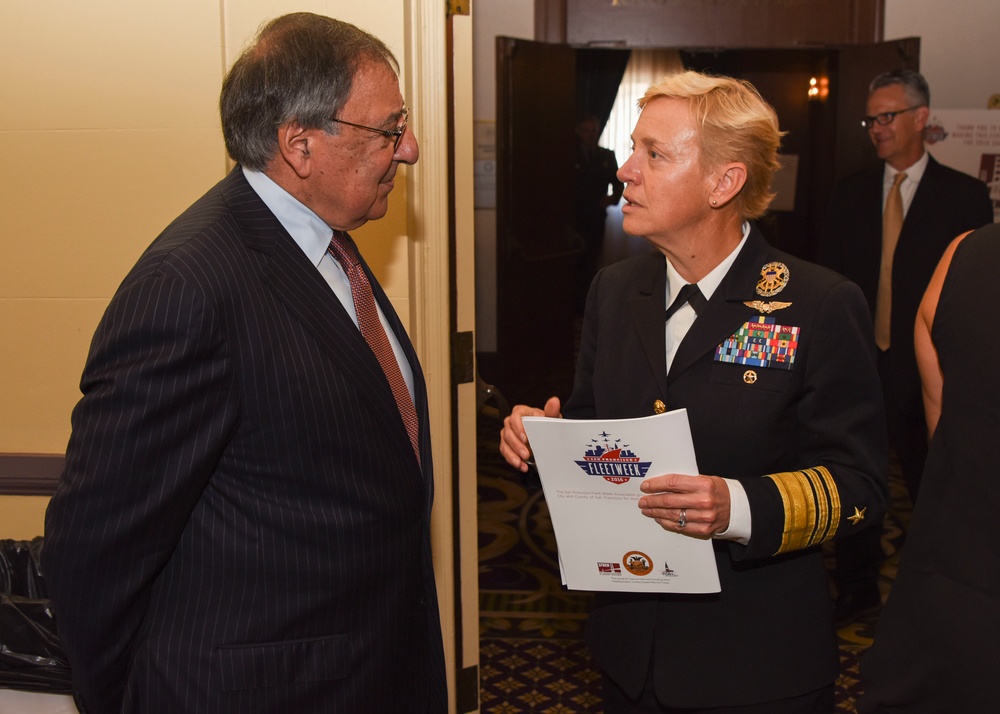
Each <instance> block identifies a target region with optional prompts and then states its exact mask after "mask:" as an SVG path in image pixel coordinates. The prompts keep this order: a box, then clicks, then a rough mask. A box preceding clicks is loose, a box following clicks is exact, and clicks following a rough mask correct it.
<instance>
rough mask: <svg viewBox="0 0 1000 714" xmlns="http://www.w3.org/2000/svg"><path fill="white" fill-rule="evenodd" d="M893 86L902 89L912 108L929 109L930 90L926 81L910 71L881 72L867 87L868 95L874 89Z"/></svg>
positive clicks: (920, 75)
mask: <svg viewBox="0 0 1000 714" xmlns="http://www.w3.org/2000/svg"><path fill="white" fill-rule="evenodd" d="M893 84H898V85H900V86H901V87H902V88H903V91H905V92H906V96H907V98H909V100H910V102H911V103H912V104H913V106H924V107H929V106H930V105H931V89H930V87H928V86H927V80H926V79H924V77H923V75H922V74H920V73H919V72H914V71H913V70H912V69H894V70H892V71H891V72H883V73H882V74H880V75H878V76H877V77H875V79H873V80H872V83H871V84H870V85H868V93H869V94H871V93H872V92H874V91H875V90H876V89H881V88H882V87H888V86H891V85H893Z"/></svg>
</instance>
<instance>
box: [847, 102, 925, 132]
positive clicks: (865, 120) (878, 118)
mask: <svg viewBox="0 0 1000 714" xmlns="http://www.w3.org/2000/svg"><path fill="white" fill-rule="evenodd" d="M922 106H924V105H923V104H917V105H916V106H913V107H907V108H906V109H900V110H899V111H898V112H882V113H881V114H876V115H875V116H873V117H861V126H862V127H864V128H865V129H871V128H872V127H873V126H875V125H876V124H878V125H879V126H886V125H888V124H892V121H893V120H894V119H895V118H896V115H897V114H902V113H903V112H912V111H913V110H914V109H920V107H922Z"/></svg>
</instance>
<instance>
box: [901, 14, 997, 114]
mask: <svg viewBox="0 0 1000 714" xmlns="http://www.w3.org/2000/svg"><path fill="white" fill-rule="evenodd" d="M998 33H1000V2H998V0H948V1H942V0H886V3H885V39H887V40H891V39H897V38H901V37H919V38H920V72H921V74H923V75H924V77H926V79H927V83H928V84H930V87H931V104H932V106H934V107H936V108H938V109H986V108H987V106H986V102H987V101H988V100H989V98H990V96H991V95H993V94H1000V58H998V54H997V34H998Z"/></svg>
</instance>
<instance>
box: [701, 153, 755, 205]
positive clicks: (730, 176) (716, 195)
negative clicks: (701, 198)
mask: <svg viewBox="0 0 1000 714" xmlns="http://www.w3.org/2000/svg"><path fill="white" fill-rule="evenodd" d="M713 178H714V180H715V185H714V186H713V187H712V192H711V194H710V195H709V199H710V201H711V204H712V207H713V208H719V207H721V206H725V205H726V204H727V203H729V202H730V201H731V200H733V198H735V197H736V195H737V194H738V193H739V192H740V191H742V190H743V186H744V184H746V182H747V167H746V164H744V163H743V162H741V161H733V162H731V163H728V164H723V165H722V166H720V167H719V168H718V169H717V170H716V171H715V172H714V173H713Z"/></svg>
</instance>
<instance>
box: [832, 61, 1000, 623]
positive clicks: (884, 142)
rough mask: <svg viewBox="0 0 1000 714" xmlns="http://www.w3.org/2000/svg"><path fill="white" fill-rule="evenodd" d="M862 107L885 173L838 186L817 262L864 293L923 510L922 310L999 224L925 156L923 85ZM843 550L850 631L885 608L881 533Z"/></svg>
mask: <svg viewBox="0 0 1000 714" xmlns="http://www.w3.org/2000/svg"><path fill="white" fill-rule="evenodd" d="M865 106H866V109H865V111H866V113H867V116H866V117H864V118H863V121H862V125H863V126H864V127H865V128H866V129H867V130H868V137H869V138H870V139H871V141H872V144H873V145H874V146H875V151H876V153H877V154H878V157H879V158H880V159H881V160H882V161H883V164H882V165H880V166H876V167H873V168H870V169H866V170H864V171H862V172H860V173H857V174H855V175H853V176H850V177H848V178H846V179H844V180H842V181H840V182H839V183H838V184H837V186H836V188H835V189H834V194H833V199H832V201H831V203H830V215H829V219H828V220H827V224H826V232H825V235H824V237H823V240H822V242H821V244H820V253H819V262H821V263H823V264H825V265H828V266H829V267H831V268H833V269H834V270H836V271H837V272H839V273H841V274H843V275H844V276H846V277H847V278H849V279H850V280H853V281H854V282H855V283H857V284H858V285H859V286H860V287H861V290H862V291H863V292H864V294H865V298H866V299H867V301H868V305H869V307H870V308H871V311H872V316H873V317H874V320H875V341H876V344H877V346H878V350H879V374H880V376H881V378H882V389H883V395H884V399H885V407H886V418H887V420H888V427H889V440H890V443H891V445H892V446H893V447H894V450H895V453H896V457H897V459H898V461H899V465H900V468H901V470H902V475H903V479H904V481H905V482H906V486H907V489H908V490H909V493H910V497H911V498H912V499H913V500H916V498H917V491H918V487H919V482H920V474H921V472H922V471H923V467H924V459H925V458H926V456H927V429H926V425H925V422H924V411H923V405H922V403H921V395H920V376H919V374H918V373H917V363H916V359H915V357H914V353H913V324H914V321H915V319H916V315H917V307H918V305H919V304H920V299H921V297H922V296H923V292H924V289H925V288H926V287H927V283H928V281H930V278H931V275H932V274H933V272H934V268H935V266H936V265H937V262H938V259H939V258H940V257H941V254H942V253H943V252H944V250H945V248H946V247H947V246H948V243H949V242H950V241H951V240H952V239H953V238H954V237H955V236H957V235H958V234H959V233H963V232H965V231H968V230H971V229H973V228H978V227H980V226H982V225H985V224H987V223H990V222H992V220H993V207H992V204H991V202H990V198H989V190H988V188H987V186H986V184H984V183H983V182H982V181H978V180H977V179H975V178H973V177H971V176H968V175H966V174H963V173H960V172H958V171H955V170H954V169H950V168H948V167H946V166H942V165H941V164H939V163H938V162H937V161H935V160H934V157H933V156H931V155H930V154H928V153H927V152H926V151H925V149H924V137H923V132H924V128H925V127H926V126H927V122H928V119H929V116H930V109H929V106H930V90H929V89H928V86H927V82H926V81H925V80H924V78H923V77H922V76H921V75H919V74H918V73H916V72H913V71H911V70H896V71H892V72H886V73H884V74H880V75H879V76H877V77H875V79H874V80H872V82H871V85H870V87H869V93H868V101H867V103H866V105H865ZM897 177H900V178H899V179H898V180H897ZM894 185H896V186H897V189H896V190H894V189H893V186H894ZM836 549H837V555H836V559H837V568H836V573H835V579H836V582H837V590H838V596H837V619H838V623H839V624H846V623H847V622H849V621H850V620H851V619H852V618H853V617H856V616H858V615H860V614H862V613H864V612H865V611H869V610H872V609H874V608H877V607H878V606H879V604H880V602H881V599H880V595H879V590H878V585H877V578H878V568H879V564H880V563H881V561H882V557H883V552H882V547H881V531H880V529H878V528H872V529H869V530H867V531H864V532H862V533H860V534H859V535H858V536H857V537H855V538H852V539H849V540H846V541H841V542H839V543H837V546H836Z"/></svg>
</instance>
